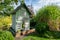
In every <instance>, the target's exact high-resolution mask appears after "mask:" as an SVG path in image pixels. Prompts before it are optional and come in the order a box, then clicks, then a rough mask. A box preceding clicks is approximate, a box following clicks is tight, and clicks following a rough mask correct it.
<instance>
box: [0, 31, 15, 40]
mask: <svg viewBox="0 0 60 40" xmlns="http://www.w3.org/2000/svg"><path fill="white" fill-rule="evenodd" d="M0 40H14V37H13V36H12V34H11V33H10V32H8V31H0Z"/></svg>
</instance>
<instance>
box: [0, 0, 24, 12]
mask: <svg viewBox="0 0 60 40" xmlns="http://www.w3.org/2000/svg"><path fill="white" fill-rule="evenodd" d="M20 1H21V3H23V2H24V0H20ZM17 2H18V0H0V13H10V12H11V11H12V10H14V7H13V5H14V3H15V4H16V5H17V4H18V3H17Z"/></svg>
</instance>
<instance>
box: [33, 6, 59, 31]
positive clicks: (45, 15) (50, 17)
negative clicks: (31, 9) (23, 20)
mask: <svg viewBox="0 0 60 40" xmlns="http://www.w3.org/2000/svg"><path fill="white" fill-rule="evenodd" d="M34 20H35V21H36V22H37V24H36V30H38V31H40V30H43V29H44V30H45V27H46V25H47V26H48V27H49V29H50V30H53V31H56V30H59V26H60V8H59V7H58V6H55V5H50V6H46V7H44V8H42V9H40V10H39V11H38V13H37V15H36V17H35V19H34ZM41 27H42V28H41Z"/></svg>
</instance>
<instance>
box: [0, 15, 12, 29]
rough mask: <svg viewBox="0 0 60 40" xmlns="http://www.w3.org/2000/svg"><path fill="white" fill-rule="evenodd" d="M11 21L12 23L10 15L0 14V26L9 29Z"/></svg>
mask: <svg viewBox="0 0 60 40" xmlns="http://www.w3.org/2000/svg"><path fill="white" fill-rule="evenodd" d="M11 23H12V21H11V16H5V15H4V16H3V15H0V28H8V29H9V27H10V26H11V25H10V24H11Z"/></svg>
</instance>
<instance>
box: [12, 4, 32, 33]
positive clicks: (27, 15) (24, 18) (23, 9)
mask: <svg viewBox="0 0 60 40" xmlns="http://www.w3.org/2000/svg"><path fill="white" fill-rule="evenodd" d="M32 16H33V13H32V12H31V11H30V10H29V8H28V7H27V6H26V5H25V3H21V5H19V6H18V7H17V8H16V9H15V10H14V11H12V29H13V30H14V31H15V32H17V31H20V30H29V29H30V19H31V17H32Z"/></svg>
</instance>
